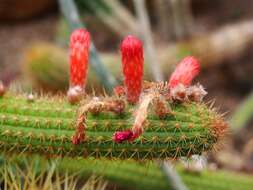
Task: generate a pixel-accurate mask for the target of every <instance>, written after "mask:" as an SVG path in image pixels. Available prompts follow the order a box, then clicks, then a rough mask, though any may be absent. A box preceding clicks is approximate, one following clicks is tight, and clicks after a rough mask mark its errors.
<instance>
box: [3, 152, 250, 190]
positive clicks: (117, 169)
mask: <svg viewBox="0 0 253 190" xmlns="http://www.w3.org/2000/svg"><path fill="white" fill-rule="evenodd" d="M4 163H5V162H0V166H1V167H3V166H5V164H4ZM8 165H9V166H11V167H13V166H15V165H18V166H19V167H20V169H21V170H22V171H26V170H27V169H26V168H27V166H29V168H32V169H33V170H34V171H30V170H28V172H29V173H34V175H35V176H37V175H39V174H40V173H41V170H42V171H44V172H45V171H52V168H55V169H54V170H55V171H56V173H57V172H58V173H65V175H67V174H70V175H71V174H72V173H74V174H76V175H77V176H78V177H79V179H81V181H83V179H84V178H88V177H89V176H90V175H92V174H95V175H99V176H101V177H103V179H105V180H108V182H109V183H113V184H116V185H117V186H120V187H124V188H129V189H136V190H143V189H145V190H153V189H159V190H170V189H172V187H171V185H170V183H168V181H167V180H166V177H165V175H164V174H163V173H162V172H161V170H160V169H159V167H158V166H157V165H155V164H154V163H152V162H147V163H139V162H135V161H133V160H124V161H121V160H114V161H110V160H106V159H99V160H97V159H96V160H94V159H93V158H89V159H72V158H64V159H57V160H50V161H48V160H46V159H43V158H41V157H34V156H32V157H29V158H27V157H25V158H24V157H20V156H18V157H12V158H10V157H8ZM33 166H34V167H33ZM29 168H28V169H29ZM175 168H176V169H177V171H178V173H179V174H180V176H181V177H182V179H183V181H184V182H185V184H186V185H187V186H188V187H189V189H190V190H191V189H192V190H198V189H206V190H222V189H224V190H225V189H226V190H233V189H235V187H236V189H237V190H251V189H252V186H253V181H252V176H250V175H245V174H239V173H237V174H235V173H233V172H231V171H230V172H228V171H223V170H216V171H211V170H208V169H205V170H203V171H202V172H201V173H193V172H189V171H186V170H184V169H183V168H182V167H181V166H180V165H177V166H176V167H175ZM77 171H78V172H77ZM66 172H67V174H66ZM22 174H23V173H22ZM23 175H24V174H23ZM70 175H69V176H70ZM67 176H68V175H67ZM117 189H118V188H117Z"/></svg>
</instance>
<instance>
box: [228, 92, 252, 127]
mask: <svg viewBox="0 0 253 190" xmlns="http://www.w3.org/2000/svg"><path fill="white" fill-rule="evenodd" d="M252 118H253V92H252V93H251V94H250V95H249V96H248V97H247V98H246V99H245V100H244V101H243V102H242V103H241V104H240V105H239V107H238V108H237V109H236V111H235V112H234V114H233V115H232V117H231V119H230V124H231V128H232V130H234V131H238V130H240V129H243V128H244V127H246V126H247V124H248V122H249V121H250V120H251V119H252Z"/></svg>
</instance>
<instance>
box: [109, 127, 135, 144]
mask: <svg viewBox="0 0 253 190" xmlns="http://www.w3.org/2000/svg"><path fill="white" fill-rule="evenodd" d="M132 136H133V132H132V131H131V130H125V131H117V132H115V133H114V134H113V137H112V140H113V141H115V142H116V143H122V142H123V141H126V140H130V139H131V138H132Z"/></svg>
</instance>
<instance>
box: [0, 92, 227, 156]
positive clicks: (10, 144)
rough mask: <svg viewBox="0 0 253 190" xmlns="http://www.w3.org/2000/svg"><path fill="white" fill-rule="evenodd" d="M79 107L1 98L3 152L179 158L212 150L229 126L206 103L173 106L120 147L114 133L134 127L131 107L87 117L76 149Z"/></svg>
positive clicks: (44, 100)
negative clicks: (76, 124) (134, 138)
mask: <svg viewBox="0 0 253 190" xmlns="http://www.w3.org/2000/svg"><path fill="white" fill-rule="evenodd" d="M87 99H88V98H87ZM79 107H80V105H70V104H68V103H67V101H66V99H65V98H63V97H54V98H47V97H40V98H39V97H35V98H34V101H29V100H27V98H26V97H25V96H22V95H11V94H6V96H5V97H3V98H0V150H1V151H3V152H15V153H17V152H20V153H23V152H28V153H40V154H44V155H58V156H70V157H87V156H92V157H107V158H120V159H126V158H134V159H138V160H140V159H155V158H160V159H165V158H178V157H181V156H190V155H192V154H202V153H203V152H205V151H209V150H212V149H213V148H214V146H215V145H217V143H218V142H219V141H220V138H221V137H222V136H223V135H224V133H225V130H226V127H227V125H226V123H225V122H224V121H223V119H222V118H221V117H220V116H219V115H218V114H217V113H216V112H215V111H214V110H212V109H210V108H209V107H208V106H207V105H205V104H204V103H194V102H188V103H187V102H185V103H171V104H170V107H171V113H170V114H168V115H167V116H166V117H165V118H163V119H160V118H159V117H158V116H156V115H155V114H153V113H150V114H149V115H148V118H147V120H146V122H145V132H144V134H143V135H142V136H141V137H140V138H138V139H136V140H134V141H133V142H123V143H115V142H114V141H113V140H112V136H113V134H114V132H115V131H117V130H124V129H127V128H129V127H130V126H131V125H132V123H133V121H132V115H133V112H134V109H135V108H134V106H133V105H128V104H126V107H125V111H124V112H122V113H120V114H115V113H111V112H101V113H97V114H95V115H94V114H91V113H88V114H87V118H86V137H85V140H84V142H81V143H79V144H73V143H72V137H73V135H74V134H75V130H76V126H75V123H76V120H77V110H78V108H79Z"/></svg>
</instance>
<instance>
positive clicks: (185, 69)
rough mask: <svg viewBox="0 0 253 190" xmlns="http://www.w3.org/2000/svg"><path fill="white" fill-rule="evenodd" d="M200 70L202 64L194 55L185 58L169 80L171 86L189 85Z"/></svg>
mask: <svg viewBox="0 0 253 190" xmlns="http://www.w3.org/2000/svg"><path fill="white" fill-rule="evenodd" d="M199 72H200V65H199V63H198V61H197V60H196V59H195V58H194V57H186V58H184V59H183V60H182V61H181V62H180V63H179V64H178V65H177V67H176V69H175V71H174V72H173V73H172V75H171V77H170V80H169V88H174V87H176V86H177V85H179V84H183V85H184V86H189V85H190V84H191V82H192V80H193V79H194V78H195V77H196V76H197V75H198V74H199Z"/></svg>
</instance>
